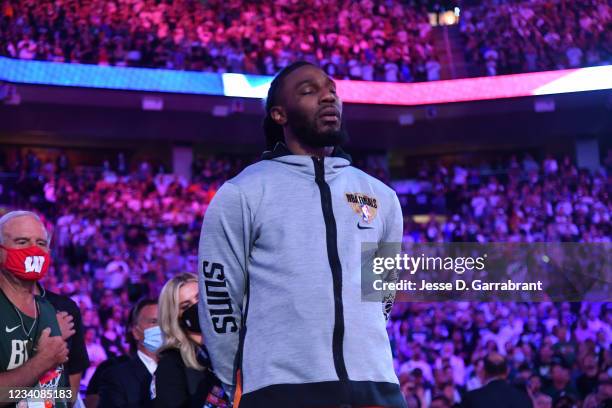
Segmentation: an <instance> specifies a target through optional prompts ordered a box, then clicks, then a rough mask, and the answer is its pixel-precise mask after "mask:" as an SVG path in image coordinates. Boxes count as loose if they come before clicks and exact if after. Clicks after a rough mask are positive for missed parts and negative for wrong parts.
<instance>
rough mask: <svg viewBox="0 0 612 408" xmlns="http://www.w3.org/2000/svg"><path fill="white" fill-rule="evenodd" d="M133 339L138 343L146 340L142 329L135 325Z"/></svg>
mask: <svg viewBox="0 0 612 408" xmlns="http://www.w3.org/2000/svg"><path fill="white" fill-rule="evenodd" d="M132 337H134V340H136V341H137V342H141V341H143V340H144V331H142V330H141V329H140V327H138V326H136V325H134V326H132Z"/></svg>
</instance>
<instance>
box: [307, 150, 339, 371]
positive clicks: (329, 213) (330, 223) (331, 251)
mask: <svg viewBox="0 0 612 408" xmlns="http://www.w3.org/2000/svg"><path fill="white" fill-rule="evenodd" d="M312 160H313V162H314V169H315V182H316V183H317V186H318V187H319V190H320V192H321V207H322V208H323V219H324V220H325V237H326V241H327V257H328V260H329V266H330V267H331V272H332V279H333V284H334V334H333V340H332V351H333V357H334V367H335V368H336V374H337V375H338V378H339V379H340V381H342V382H346V381H348V373H347V371H346V364H345V362H344V345H343V342H344V305H343V303H342V265H341V264H340V256H339V255H338V231H337V229H336V219H335V218H334V212H333V210H332V197H331V190H330V189H329V185H328V184H327V182H326V181H325V167H324V163H323V161H324V158H322V157H313V158H312Z"/></svg>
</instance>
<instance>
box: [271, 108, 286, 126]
mask: <svg viewBox="0 0 612 408" xmlns="http://www.w3.org/2000/svg"><path fill="white" fill-rule="evenodd" d="M270 117H271V118H272V120H273V121H274V122H276V123H277V124H279V125H281V126H285V124H287V113H286V112H285V109H284V108H283V107H282V106H274V107H272V109H270Z"/></svg>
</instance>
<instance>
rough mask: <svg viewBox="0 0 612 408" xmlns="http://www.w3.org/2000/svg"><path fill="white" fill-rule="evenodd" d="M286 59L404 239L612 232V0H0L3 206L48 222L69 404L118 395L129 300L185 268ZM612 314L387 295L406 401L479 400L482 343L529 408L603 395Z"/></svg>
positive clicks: (611, 310) (559, 237)
mask: <svg viewBox="0 0 612 408" xmlns="http://www.w3.org/2000/svg"><path fill="white" fill-rule="evenodd" d="M299 60H305V61H309V62H311V63H313V64H315V65H317V66H319V67H321V68H322V69H323V70H324V71H325V72H326V73H327V75H329V76H330V77H331V78H333V79H334V80H335V81H336V84H337V91H338V95H339V96H340V98H341V99H342V100H343V103H344V111H343V115H342V116H343V117H342V121H343V123H344V124H345V125H346V129H347V131H348V134H349V136H350V139H349V141H348V142H347V143H346V145H345V146H344V150H345V151H347V152H348V153H350V154H351V156H352V158H353V165H354V166H356V167H358V168H359V169H362V170H364V171H365V172H366V173H368V174H370V175H372V176H374V177H376V178H378V179H380V180H382V181H383V182H384V183H385V184H387V185H388V186H390V187H392V188H393V189H394V190H395V192H396V193H397V195H398V197H399V201H400V204H401V208H402V212H403V221H404V237H403V239H404V242H407V243H429V242H431V243H443V242H444V243H451V242H480V243H499V242H521V243H532V242H573V243H608V244H609V243H610V240H611V238H612V230H611V219H610V217H611V211H612V201H611V200H610V194H611V193H612V179H611V177H612V65H610V64H612V7H611V4H610V2H609V1H608V0H584V1H569V0H530V1H510V0H488V1H476V0H474V1H468V0H464V1H457V2H454V1H434V0H431V1H425V0H423V1H419V0H408V1H402V0H386V1H382V0H361V1H349V0H330V1H318V0H306V1H295V0H283V1H277V2H271V1H246V0H229V1H218V0H211V1H195V0H113V1H106V0H86V1H85V0H54V1H51V0H0V215H2V214H4V213H7V212H9V211H11V210H16V209H21V210H31V211H34V212H36V213H37V214H39V216H40V217H41V218H42V220H43V222H44V224H45V225H46V227H47V229H48V231H49V232H50V234H51V237H52V240H51V254H52V259H53V263H52V266H51V268H50V270H49V273H48V274H47V276H46V277H45V278H44V279H43V280H42V281H41V284H42V286H44V287H45V289H46V290H47V291H50V292H55V293H57V294H61V295H64V296H65V297H69V298H70V299H72V300H73V301H74V302H75V304H76V305H77V306H78V310H79V311H80V318H79V319H80V320H79V319H77V320H76V323H77V324H76V325H75V329H76V333H75V334H74V335H73V336H74V339H73V340H72V344H76V343H77V342H78V339H77V338H80V339H81V340H80V341H82V342H84V345H85V351H84V352H83V353H81V354H80V355H79V357H78V358H79V359H80V360H81V361H82V362H84V364H82V367H81V368H82V369H81V371H78V370H77V372H76V374H79V373H80V374H81V378H80V387H78V388H79V392H80V396H79V398H78V399H77V402H76V403H75V404H76V405H75V406H87V407H88V408H89V407H96V406H100V407H104V406H120V405H121V404H120V405H112V404H110V403H109V404H106V405H105V404H103V403H102V402H103V401H104V398H103V397H102V396H101V395H100V394H101V393H102V392H104V387H103V385H101V384H103V382H104V378H103V377H104V373H103V372H102V371H103V369H104V370H109V369H111V368H112V366H113V365H114V364H122V358H123V359H125V358H126V357H121V356H129V355H131V354H132V353H133V352H134V350H135V349H134V348H133V347H134V335H133V334H132V328H131V327H130V324H129V320H130V310H131V309H132V308H133V307H134V305H135V304H136V303H137V302H138V301H139V300H140V299H143V298H148V299H158V298H159V295H160V291H161V288H162V287H163V286H164V284H165V283H166V282H167V281H168V280H169V279H171V278H172V277H173V276H175V275H177V274H179V273H184V272H191V273H194V274H197V267H198V265H197V263H198V242H199V239H200V230H201V227H202V220H203V217H204V214H205V213H206V211H207V207H208V205H209V203H210V202H211V199H212V198H213V196H214V195H215V193H216V191H217V190H218V189H219V188H220V186H221V185H222V184H223V183H224V182H225V181H226V180H228V179H231V178H232V177H234V176H235V175H237V174H238V173H239V172H240V171H241V170H242V169H244V168H245V167H246V166H248V165H250V164H252V163H255V162H258V161H259V160H260V157H261V153H262V152H263V151H264V149H265V142H264V135H263V131H262V120H263V117H264V114H265V112H264V104H263V98H265V96H266V95H267V91H268V87H269V85H270V82H271V80H272V77H273V76H274V75H275V74H276V73H277V72H278V71H279V70H281V69H282V68H283V67H285V66H287V65H289V64H291V63H292V62H295V61H299ZM315 204H316V203H315ZM279 205H282V203H279ZM302 216H303V215H302V214H295V217H302ZM205 233H206V231H204V234H205ZM319 255H320V254H316V253H313V254H312V256H315V257H316V256H319ZM608 256H609V254H608ZM608 266H609V265H608ZM3 273H4V272H3ZM608 276H609V275H608ZM279 296H281V295H280V294H279ZM609 298H611V296H610V295H608V299H609ZM3 313H4V312H3ZM294 324H296V325H298V324H300V323H299V322H295V323H294ZM611 324H612V307H611V306H610V303H608V302H547V301H544V302H533V303H529V302H518V301H516V302H455V301H445V302H414V303H410V302H401V303H399V302H398V303H396V304H395V305H394V306H393V309H392V311H391V314H390V318H389V321H388V326H387V331H388V335H389V339H390V342H391V350H392V354H393V361H394V368H395V372H396V374H397V376H398V378H399V381H400V389H401V392H402V395H403V397H404V398H405V400H406V404H407V406H408V407H410V408H413V407H421V408H425V407H432V408H450V407H459V406H466V407H467V406H474V407H475V406H486V405H467V403H466V398H465V396H466V395H467V393H468V392H469V391H472V390H475V389H478V388H480V387H483V386H484V385H485V384H486V382H487V381H486V377H485V360H486V356H487V355H488V354H489V353H494V354H498V355H501V356H502V358H503V359H504V361H505V363H506V364H507V368H508V370H507V378H506V381H507V382H508V383H509V384H510V385H511V386H513V387H516V388H517V389H519V390H521V391H522V392H525V393H526V395H528V397H529V400H530V401H531V402H532V404H533V406H534V407H537V408H544V407H555V408H561V407H564V408H565V407H577V408H581V407H582V408H595V407H610V406H612V354H611V349H610V344H611V342H612V327H611ZM3 330H4V327H0V333H2V334H0V336H5V333H4V331H3ZM7 330H8V326H7ZM289 330H290V328H289ZM203 341H204V343H206V338H204V340H203ZM85 352H86V353H85ZM75 358H76V357H75ZM87 361H88V362H89V363H88V364H87ZM0 368H1V369H2V370H4V369H5V367H0ZM97 370H98V372H97ZM0 378H2V377H0ZM149 382H150V380H149ZM0 386H4V384H0ZM147 387H148V384H147ZM99 402H100V403H99ZM134 404H135V405H134ZM139 404H140V405H139ZM143 404H144V403H139V402H137V403H130V404H128V403H127V402H126V405H124V406H146V405H143ZM206 404H207V405H203V406H206V407H217V406H219V407H222V406H230V405H229V403H228V402H227V401H226V402H223V401H221V400H219V401H217V402H215V401H212V400H210V398H209V400H208V402H206ZM0 405H2V402H0ZM32 406H33V405H32ZM158 406H160V405H158ZM176 406H179V405H176ZM181 406H187V405H181ZM496 406H497V405H495V406H494V405H490V407H491V408H495V407H496ZM525 406H528V405H525ZM500 408H501V406H500Z"/></svg>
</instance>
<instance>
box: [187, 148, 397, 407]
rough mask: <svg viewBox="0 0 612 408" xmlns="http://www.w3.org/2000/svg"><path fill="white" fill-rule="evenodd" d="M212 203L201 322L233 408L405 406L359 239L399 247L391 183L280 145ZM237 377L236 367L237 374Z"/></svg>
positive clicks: (202, 260) (343, 161)
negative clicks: (235, 399)
mask: <svg viewBox="0 0 612 408" xmlns="http://www.w3.org/2000/svg"><path fill="white" fill-rule="evenodd" d="M263 159H264V160H262V161H260V162H258V163H256V164H253V165H251V166H249V167H247V168H246V169H244V170H243V171H242V172H241V173H240V174H239V175H238V176H236V177H235V178H233V179H231V180H229V181H227V182H226V183H225V184H224V185H223V186H222V187H221V188H220V189H219V191H218V192H217V194H216V195H215V197H214V199H213V200H212V202H211V203H210V206H209V207H208V210H207V211H206V215H205V217H204V223H203V225H202V235H201V238H200V248H199V282H200V302H199V305H200V306H199V314H200V325H201V327H202V332H203V334H204V344H205V345H206V348H207V349H208V353H209V355H210V359H211V363H212V367H213V370H214V372H215V374H216V375H217V376H218V377H219V379H220V380H221V381H222V382H223V383H224V384H225V386H226V387H227V388H228V389H233V388H234V387H235V386H236V384H237V383H239V384H240V386H241V389H242V395H241V399H240V405H239V406H240V408H250V407H265V408H270V407H283V408H289V407H316V406H327V407H329V406H342V405H354V406H383V407H405V402H404V400H403V397H402V395H401V393H400V389H399V385H398V379H397V376H396V375H395V373H394V370H393V360H392V355H391V347H390V344H389V339H388V336H387V331H386V320H385V316H384V314H383V307H382V305H381V304H380V303H375V302H363V301H362V299H361V258H360V256H361V243H362V242H400V241H401V239H402V228H403V218H402V212H401V208H400V205H399V201H398V199H397V196H396V194H395V192H394V191H393V190H391V189H390V188H389V187H387V186H385V185H384V184H383V183H381V182H380V181H378V180H376V179H375V178H373V177H370V176H369V175H367V174H366V173H364V172H362V171H360V170H358V169H356V168H354V167H352V166H350V156H348V155H345V154H344V153H343V152H342V151H341V150H340V149H338V148H336V149H335V150H334V154H333V155H332V156H331V157H325V158H323V159H317V158H312V157H309V156H298V155H292V154H291V153H290V152H289V151H288V149H287V148H286V146H285V145H283V144H278V145H277V146H276V148H275V149H274V151H272V152H266V153H265V154H264V156H263ZM238 373H239V374H238Z"/></svg>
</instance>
